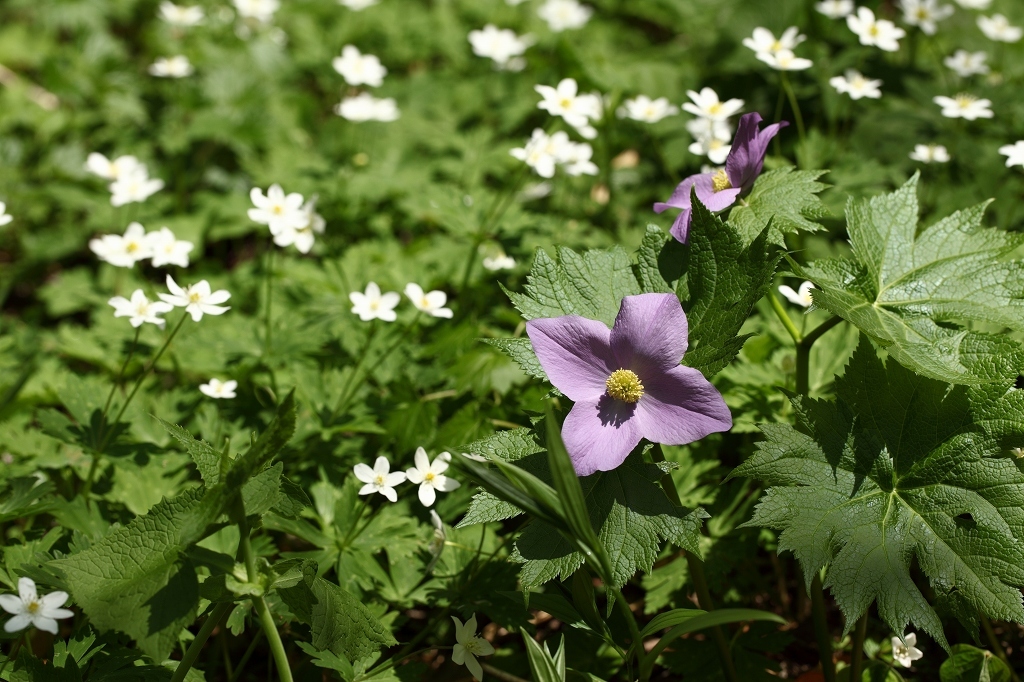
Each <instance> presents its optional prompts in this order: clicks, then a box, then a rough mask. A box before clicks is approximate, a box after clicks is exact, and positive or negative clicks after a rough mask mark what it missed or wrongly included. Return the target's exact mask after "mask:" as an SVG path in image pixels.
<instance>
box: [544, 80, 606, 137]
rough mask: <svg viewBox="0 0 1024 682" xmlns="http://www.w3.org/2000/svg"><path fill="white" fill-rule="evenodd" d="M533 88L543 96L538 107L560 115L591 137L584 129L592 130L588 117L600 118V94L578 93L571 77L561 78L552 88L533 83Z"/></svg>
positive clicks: (581, 132)
mask: <svg viewBox="0 0 1024 682" xmlns="http://www.w3.org/2000/svg"><path fill="white" fill-rule="evenodd" d="M533 89H534V90H536V91H537V93H538V94H539V95H540V96H541V97H542V98H543V99H542V100H541V101H540V102H538V103H537V108H538V109H543V110H544V111H546V112H548V113H549V114H551V115H552V116H561V117H562V118H563V119H565V122H566V123H568V124H569V125H571V126H572V127H573V128H576V129H577V130H578V131H580V134H581V135H583V136H584V137H587V138H588V139H589V138H590V137H591V136H590V135H588V134H587V133H585V132H584V131H585V130H587V129H590V130H593V128H590V119H593V120H595V121H597V120H599V119H600V118H601V113H602V108H603V104H602V102H601V96H600V95H597V94H595V93H590V94H585V95H581V94H579V86H578V85H577V84H576V81H575V80H574V79H572V78H563V79H562V80H561V81H560V82H559V83H558V86H557V87H554V88H553V87H551V86H550V85H535V86H533ZM595 135H596V133H595Z"/></svg>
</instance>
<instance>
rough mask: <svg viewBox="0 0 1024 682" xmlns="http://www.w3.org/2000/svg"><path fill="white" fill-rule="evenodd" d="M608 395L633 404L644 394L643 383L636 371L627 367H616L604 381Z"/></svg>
mask: <svg viewBox="0 0 1024 682" xmlns="http://www.w3.org/2000/svg"><path fill="white" fill-rule="evenodd" d="M604 385H605V388H606V389H607V391H608V395H610V396H611V397H613V398H615V399H616V400H621V401H622V402H624V403H630V404H633V403H635V402H637V401H638V400H640V398H641V396H643V394H644V385H643V384H642V383H640V377H638V376H637V375H636V372H633V371H632V370H628V369H617V370H615V371H614V372H612V374H611V376H610V377H608V380H607V381H605V382H604Z"/></svg>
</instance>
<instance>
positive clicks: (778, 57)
mask: <svg viewBox="0 0 1024 682" xmlns="http://www.w3.org/2000/svg"><path fill="white" fill-rule="evenodd" d="M757 58H758V59H759V60H761V61H762V62H764V63H765V64H767V65H768V66H770V67H772V68H773V69H775V70H776V71H803V70H804V69H809V68H811V67H812V66H814V62H812V61H811V60H810V59H805V58H803V57H797V56H796V55H795V54H793V51H792V50H780V51H778V52H759V53H758V54H757Z"/></svg>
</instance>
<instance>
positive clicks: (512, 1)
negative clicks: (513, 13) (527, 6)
mask: <svg viewBox="0 0 1024 682" xmlns="http://www.w3.org/2000/svg"><path fill="white" fill-rule="evenodd" d="M524 2H526V0H505V4H506V5H509V6H510V7H515V6H516V5H521V4H523V3H524Z"/></svg>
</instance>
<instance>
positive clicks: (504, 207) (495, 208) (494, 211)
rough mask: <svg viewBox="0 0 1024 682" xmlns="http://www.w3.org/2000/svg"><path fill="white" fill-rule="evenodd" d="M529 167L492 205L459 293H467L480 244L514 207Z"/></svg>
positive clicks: (474, 241)
mask: <svg viewBox="0 0 1024 682" xmlns="http://www.w3.org/2000/svg"><path fill="white" fill-rule="evenodd" d="M528 169H529V166H527V165H525V164H524V165H523V166H522V167H521V168H520V169H519V172H518V173H517V174H516V177H515V179H514V180H513V181H512V184H511V185H509V186H508V189H506V190H505V192H504V193H503V194H500V195H499V196H498V197H497V198H495V200H494V203H492V204H491V208H490V209H488V211H487V215H486V217H485V218H484V222H483V225H481V226H480V230H479V231H478V232H477V233H476V237H475V238H474V239H473V243H472V245H471V247H470V249H469V259H468V260H467V261H466V268H465V270H463V272H462V281H461V283H460V284H459V291H465V290H466V287H467V286H469V278H470V276H471V275H472V274H473V266H474V265H476V261H477V250H478V249H479V248H480V244H481V243H483V240H485V239H487V238H488V237H489V236H490V234H491V231H492V230H493V229H494V228H495V227H496V226H497V224H498V222H499V221H500V220H501V218H502V217H503V216H504V215H505V212H506V211H508V209H509V207H510V206H511V205H512V199H513V198H514V197H515V195H516V193H517V192H518V191H519V188H520V187H522V186H523V180H524V179H525V178H526V172H527V170H528Z"/></svg>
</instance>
